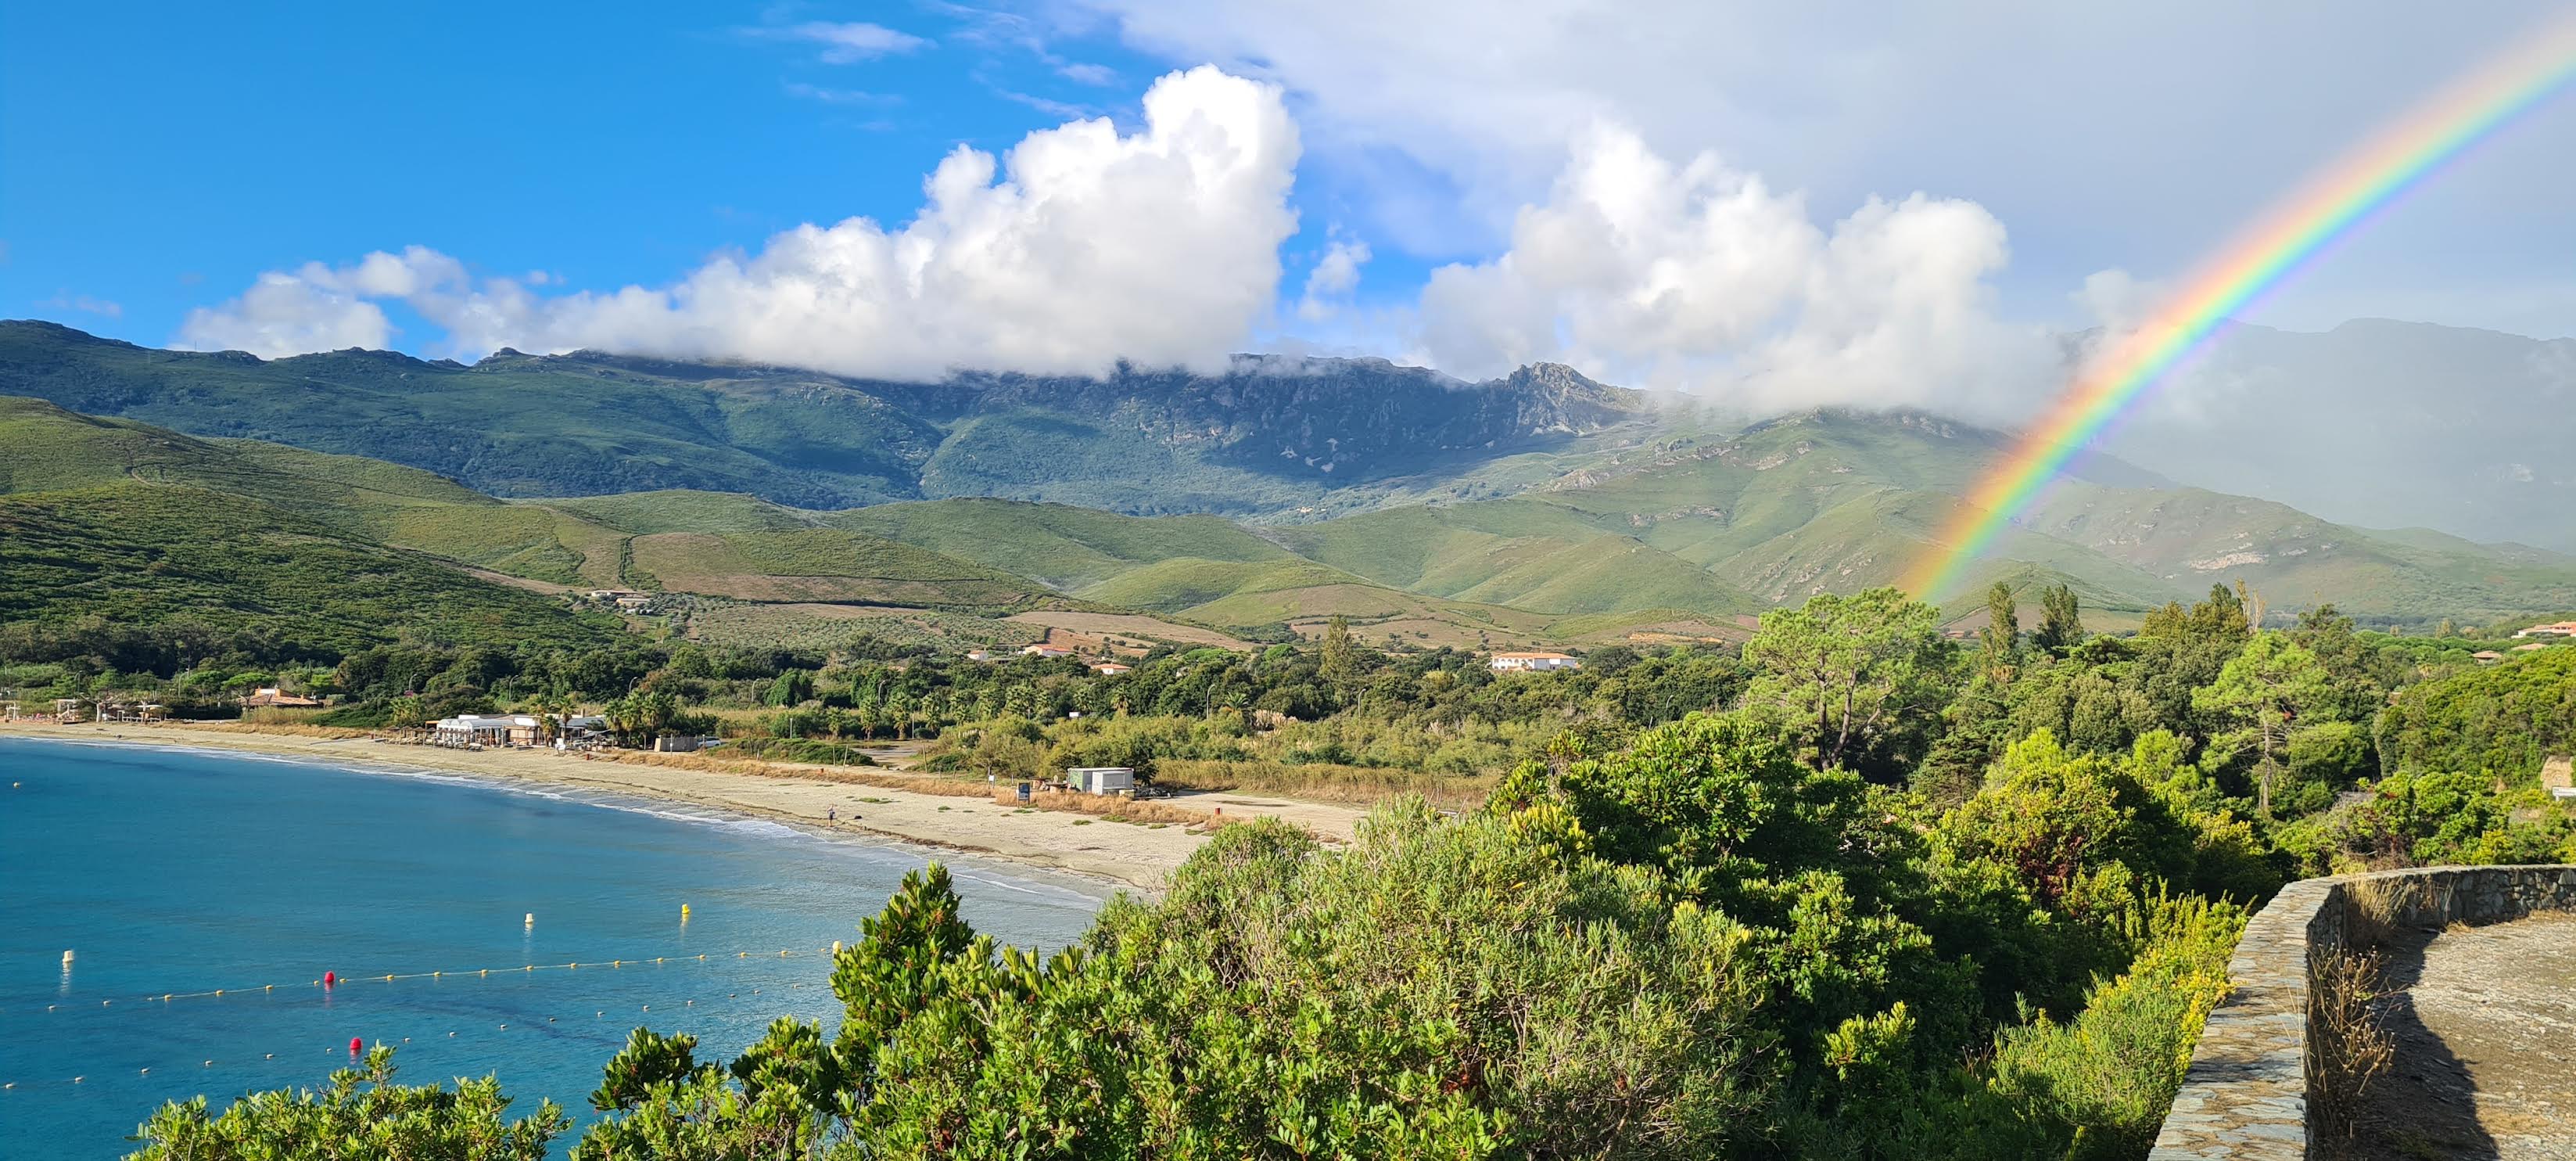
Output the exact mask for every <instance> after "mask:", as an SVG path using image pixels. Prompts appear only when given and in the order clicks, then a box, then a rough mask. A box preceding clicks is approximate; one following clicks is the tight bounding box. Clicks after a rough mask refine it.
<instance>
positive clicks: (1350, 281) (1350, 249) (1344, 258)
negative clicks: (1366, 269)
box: [1297, 236, 1369, 322]
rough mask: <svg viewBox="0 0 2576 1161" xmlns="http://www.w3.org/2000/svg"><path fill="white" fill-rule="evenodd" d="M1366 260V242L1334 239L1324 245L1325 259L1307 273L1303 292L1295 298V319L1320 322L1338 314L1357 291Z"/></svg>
mask: <svg viewBox="0 0 2576 1161" xmlns="http://www.w3.org/2000/svg"><path fill="white" fill-rule="evenodd" d="M1368 260H1369V247H1368V243H1366V242H1362V241H1360V240H1358V239H1356V238H1343V237H1339V236H1336V237H1334V238H1332V239H1331V240H1330V241H1328V242H1326V243H1325V245H1324V256H1323V257H1321V258H1318V259H1316V260H1315V268H1314V269H1312V270H1309V271H1307V272H1306V291H1305V293H1304V294H1302V295H1300V296H1299V297H1298V301H1297V316H1298V317H1299V318H1302V319H1305V320H1307V321H1308V322H1321V321H1323V320H1325V319H1328V318H1331V317H1333V315H1334V314H1336V313H1339V312H1340V310H1341V308H1342V307H1343V306H1345V305H1347V304H1348V303H1349V301H1350V297H1351V292H1352V291H1355V290H1357V289H1359V285H1360V267H1361V266H1363V265H1366V264H1367V262H1368Z"/></svg>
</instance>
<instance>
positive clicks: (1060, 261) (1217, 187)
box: [180, 68, 1298, 378]
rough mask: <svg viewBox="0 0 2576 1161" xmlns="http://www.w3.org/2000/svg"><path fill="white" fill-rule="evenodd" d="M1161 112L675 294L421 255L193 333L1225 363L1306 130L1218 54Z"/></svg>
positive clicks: (954, 170)
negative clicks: (388, 314)
mask: <svg viewBox="0 0 2576 1161" xmlns="http://www.w3.org/2000/svg"><path fill="white" fill-rule="evenodd" d="M1143 112H1144V123H1143V126H1142V127H1141V128H1140V129H1138V130H1137V131H1135V132H1132V133H1126V134H1122V133H1120V132H1119V131H1118V129H1117V127H1116V126H1114V125H1112V124H1111V123H1110V122H1109V121H1108V120H1107V119H1105V118H1103V119H1097V120H1085V121H1076V122H1072V123H1069V124H1066V125H1062V126H1060V127H1057V128H1053V129H1045V130H1040V131H1038V132H1034V133H1031V134H1029V135H1028V136H1027V137H1026V138H1025V139H1023V140H1022V141H1021V142H1020V143H1019V144H1018V145H1017V146H1016V147H1014V148H1012V149H1011V150H1010V151H1009V152H1008V153H1007V154H1006V155H1005V156H1004V157H1002V158H1001V159H998V160H997V159H996V158H994V157H993V156H992V155H991V154H987V153H983V152H980V151H977V150H974V149H969V148H965V147H962V146H961V147H959V148H958V149H957V150H956V151H955V152H953V153H951V154H949V156H948V157H947V158H946V160H944V161H942V162H941V163H940V165H939V167H938V169H937V170H936V171H935V172H933V173H932V174H931V175H930V176H929V177H928V178H927V179H926V180H925V181H924V183H923V189H924V193H925V198H926V200H925V204H924V205H923V206H922V208H921V210H920V211H919V212H918V213H917V214H916V215H915V216H914V217H913V218H912V220H911V221H909V222H907V223H904V224H903V225H901V226H899V227H896V228H893V229H888V228H887V227H885V226H882V225H880V224H879V223H877V222H876V221H874V220H872V219H869V218H850V219H847V220H845V221H842V222H840V223H838V224H836V225H831V226H818V225H804V226H799V227H797V228H795V229H792V230H789V231H786V232H784V233H781V234H779V235H777V236H775V237H773V238H771V239H769V241H768V243H767V244H766V245H765V246H764V247H763V248H762V249H761V250H760V251H759V252H758V253H754V254H727V255H720V256H718V257H716V258H714V259H712V260H710V261H709V262H708V263H707V264H706V265H704V266H702V267H700V268H699V269H698V270H696V271H694V272H692V273H691V274H689V275H688V276H687V277H685V278H683V279H681V280H680V281H679V282H677V283H676V284H673V285H670V286H667V287H661V288H646V287H642V286H628V287H625V288H623V289H620V290H616V291H613V292H607V293H590V292H583V293H577V294H568V295H558V296H546V295H541V294H539V293H537V292H535V291H534V290H533V289H531V287H530V286H529V285H528V284H527V283H524V282H522V281H520V280H516V279H509V278H494V279H487V280H483V281H480V282H477V281H475V280H474V279H473V278H471V277H470V276H469V275H468V273H467V271H466V270H465V268H464V266H463V265H462V264H461V263H459V262H457V261H456V260H455V259H453V258H450V257H448V256H446V255H443V254H440V253H438V252H436V251H432V250H428V249H425V248H421V247H413V248H411V249H409V250H406V251H404V252H403V253H402V254H400V255H394V254H388V253H381V252H380V253H375V254H370V255H368V256H367V257H366V258H365V259H364V260H363V261H361V262H359V263H357V264H355V265H352V266H346V267H340V268H336V269H335V268H330V267H325V266H322V265H320V264H310V265H307V266H305V267H303V268H301V269H299V270H297V271H294V272H292V273H278V272H272V273H269V274H265V275H262V276H261V278H260V281H259V283H258V284H257V285H255V286H253V287H252V288H251V290H250V291H249V292H246V293H245V294H244V295H243V296H242V297H241V298H238V299H235V300H233V301H232V302H229V303H226V304H224V305H223V306H221V307H217V308H214V309H211V310H200V311H198V312H195V313H194V314H192V315H190V317H189V320H188V325H187V326H186V327H184V328H182V331H181V335H180V339H181V342H182V343H183V344H184V345H189V346H198V347H204V346H210V345H212V346H238V347H242V348H243V349H247V350H252V351H254V352H256V353H261V354H284V353H290V352H292V351H310V350H320V349H327V348H332V347H340V346H349V345H367V346H381V345H383V342H384V341H385V339H386V338H387V337H388V336H389V334H390V331H391V328H390V326H389V324H388V323H387V321H386V319H385V316H384V314H383V312H382V311H381V310H380V309H378V308H377V306H376V305H375V302H374V301H371V300H376V299H392V300H399V301H402V302H404V303H405V304H407V305H409V306H410V307H411V309H412V310H414V311H416V312H418V313H419V314H420V315H421V317H423V318H425V319H428V320H429V321H431V322H433V323H435V324H437V325H439V326H441V327H443V328H445V329H446V331H447V338H446V346H447V348H448V349H450V350H453V351H455V352H457V353H461V354H481V353H483V352H487V351H490V350H492V349H494V348H496V347H501V346H512V347H518V348H521V349H524V350H537V351H565V350H571V349H574V348H579V347H591V348H598V349H604V350H614V351H625V352H635V353H644V354H658V355H667V356H682V357H709V358H723V359H740V360H750V361H760V362H774V363H784V364H790V365H798V366H808V367H816V368H820V369H824V370H829V371H837V372H842V373H847V374H857V375H878V376H887V377H901V378H932V377H936V376H938V375H940V374H942V373H944V372H946V371H948V370H951V369H953V368H957V367H976V368H989V369H994V370H1011V371H1026V372H1032V373H1096V372H1101V371H1105V370H1107V369H1109V368H1110V367H1111V366H1112V365H1113V364H1114V363H1115V362H1116V361H1117V360H1119V359H1122V358H1124V359H1131V360H1134V361H1137V362H1140V363H1144V364H1148V365H1170V364H1192V365H1200V366H1209V365H1214V364H1215V363H1217V362H1218V361H1219V360H1221V359H1222V358H1223V357H1224V356H1225V355H1226V354H1227V353H1228V352H1229V351H1230V350H1231V349H1233V348H1235V347H1236V346H1237V345H1238V344H1240V343H1241V342H1242V340H1243V339H1244V337H1245V336H1246V335H1247V334H1248V333H1249V332H1250V329H1251V327H1252V325H1253V324H1254V323H1255V321H1256V320H1259V319H1262V318H1265V317H1267V316H1268V315H1269V312H1270V310H1271V308H1272V305H1273V301H1274V299H1275V296H1276V293H1277V286H1278V282H1279V274H1280V268H1279V246H1280V244H1281V243H1282V242H1284V241H1285V240H1286V239H1287V238H1288V237H1289V235H1291V234H1292V233H1294V232H1295V230H1296V222H1297V216H1296V213H1295V211H1293V210H1292V209H1290V208H1289V206H1288V190H1289V185H1290V182H1291V181H1292V178H1293V174H1294V171H1295V167H1296V162H1297V156H1298V138H1297V129H1296V126H1295V124H1294V123H1293V122H1291V121H1290V120H1289V117H1288V114H1287V110H1286V109H1285V108H1284V106H1283V105H1282V104H1281V101H1280V96H1279V93H1278V91H1277V90H1276V89H1275V88H1272V87H1270V86H1267V85H1262V84H1257V83H1255V82H1252V81H1248V80H1244V79H1242V78H1239V77H1234V76H1229V75H1227V74H1225V73H1223V72H1220V71H1218V70H1216V69H1213V68H1201V69H1194V70H1191V71H1189V72H1186V73H1174V74H1172V75H1170V76H1166V77H1164V78H1162V79H1161V80H1159V81H1157V82H1155V84H1154V86H1153V87H1152V88H1151V89H1150V90H1148V91H1147V92H1146V94H1145V97H1144V102H1143Z"/></svg>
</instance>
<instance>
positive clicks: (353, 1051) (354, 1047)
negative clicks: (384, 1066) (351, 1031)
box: [349, 1036, 366, 1056]
mask: <svg viewBox="0 0 2576 1161" xmlns="http://www.w3.org/2000/svg"><path fill="white" fill-rule="evenodd" d="M364 1047H366V1041H363V1040H360V1039H358V1038H357V1037H355V1036H352V1037H350V1038H349V1055H351V1056H356V1055H357V1054H358V1050H359V1049H361V1048H364Z"/></svg>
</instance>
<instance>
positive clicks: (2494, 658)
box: [2469, 649, 2504, 665]
mask: <svg viewBox="0 0 2576 1161" xmlns="http://www.w3.org/2000/svg"><path fill="white" fill-rule="evenodd" d="M2469 660H2471V661H2475V662H2477V663H2478V664H2480V665H2493V664H2495V663H2496V662H2499V661H2502V660H2504V654H2502V653H2498V652H2496V651H2495V650H2493V649H2480V650H2478V651H2477V652H2475V653H2472V654H2469Z"/></svg>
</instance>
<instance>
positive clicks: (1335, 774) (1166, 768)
mask: <svg viewBox="0 0 2576 1161" xmlns="http://www.w3.org/2000/svg"><path fill="white" fill-rule="evenodd" d="M1154 781H1155V783H1156V784H1157V785H1162V786H1171V787H1175V788H1178V789H1182V790H1234V791H1241V792H1244V793H1247V794H1275V795H1278V796H1280V797H1282V798H1302V799H1305V800H1307V801H1309V802H1346V803H1353V804H1356V805H1362V806H1367V805H1373V804H1375V803H1379V802H1383V801H1385V800H1387V799H1390V798H1401V797H1404V796H1406V795H1420V796H1422V798H1423V799H1424V800H1426V801H1428V802H1430V803H1431V804H1432V805H1434V806H1436V807H1439V808H1441V809H1444V810H1472V809H1474V808H1476V807H1478V806H1481V805H1483V804H1484V801H1485V799H1487V798H1488V797H1491V796H1492V795H1493V793H1494V785H1495V783H1497V782H1499V781H1501V778H1500V776H1498V775H1492V774H1479V775H1464V774H1426V773H1424V772H1422V771H1419V770H1390V769H1383V768H1378V767H1371V766H1333V765H1325V764H1322V763H1316V764H1312V765H1301V766H1290V765H1286V764H1283V763H1279V762H1200V761H1181V760H1176V759H1165V760H1163V761H1160V762H1157V763H1155V764H1154Z"/></svg>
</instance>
